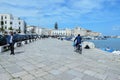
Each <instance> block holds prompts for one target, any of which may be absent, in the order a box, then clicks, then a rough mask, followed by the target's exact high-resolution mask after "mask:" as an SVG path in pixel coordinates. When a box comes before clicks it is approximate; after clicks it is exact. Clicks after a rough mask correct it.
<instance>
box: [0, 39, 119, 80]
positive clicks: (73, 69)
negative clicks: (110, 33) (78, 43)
mask: <svg viewBox="0 0 120 80" xmlns="http://www.w3.org/2000/svg"><path fill="white" fill-rule="evenodd" d="M21 51H22V53H20V54H17V52H21ZM15 52H16V55H12V56H11V55H10V54H9V53H10V51H7V52H4V54H0V80H10V79H12V78H17V77H20V78H21V79H22V80H120V67H119V66H120V63H119V56H117V55H112V54H108V53H106V52H104V51H101V50H99V49H96V48H95V49H88V50H87V49H83V54H82V55H79V54H77V53H75V52H74V48H73V47H72V46H71V42H70V41H65V40H64V41H59V40H57V39H44V40H37V41H34V42H31V43H30V44H27V45H24V46H21V47H18V48H15ZM8 73H9V74H8Z"/></svg>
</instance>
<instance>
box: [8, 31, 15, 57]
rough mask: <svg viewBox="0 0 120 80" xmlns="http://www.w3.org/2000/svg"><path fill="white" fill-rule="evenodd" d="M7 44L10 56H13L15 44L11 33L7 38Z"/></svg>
mask: <svg viewBox="0 0 120 80" xmlns="http://www.w3.org/2000/svg"><path fill="white" fill-rule="evenodd" d="M8 44H9V46H10V51H11V53H10V55H15V53H14V44H15V41H14V35H13V32H10V36H9V37H8Z"/></svg>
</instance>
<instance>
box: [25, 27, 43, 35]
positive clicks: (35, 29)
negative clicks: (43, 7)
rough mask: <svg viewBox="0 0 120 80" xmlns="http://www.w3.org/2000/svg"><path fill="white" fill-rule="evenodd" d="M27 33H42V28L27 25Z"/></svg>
mask: <svg viewBox="0 0 120 80" xmlns="http://www.w3.org/2000/svg"><path fill="white" fill-rule="evenodd" d="M27 34H38V35H41V34H42V28H40V27H37V26H27Z"/></svg>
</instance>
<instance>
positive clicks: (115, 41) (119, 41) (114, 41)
mask: <svg viewBox="0 0 120 80" xmlns="http://www.w3.org/2000/svg"><path fill="white" fill-rule="evenodd" d="M90 41H91V42H93V43H94V44H95V46H96V48H100V49H105V48H110V49H112V50H119V51H120V38H108V39H106V40H90Z"/></svg>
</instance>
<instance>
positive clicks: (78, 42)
mask: <svg viewBox="0 0 120 80" xmlns="http://www.w3.org/2000/svg"><path fill="white" fill-rule="evenodd" d="M81 40H82V38H81V36H80V34H78V36H77V37H76V38H75V39H74V42H76V47H77V46H78V44H81Z"/></svg>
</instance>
